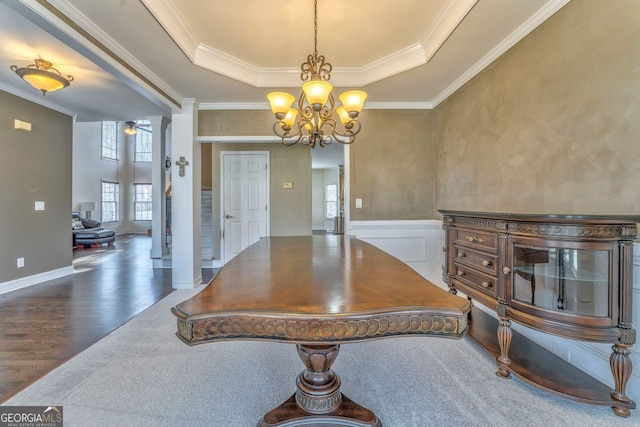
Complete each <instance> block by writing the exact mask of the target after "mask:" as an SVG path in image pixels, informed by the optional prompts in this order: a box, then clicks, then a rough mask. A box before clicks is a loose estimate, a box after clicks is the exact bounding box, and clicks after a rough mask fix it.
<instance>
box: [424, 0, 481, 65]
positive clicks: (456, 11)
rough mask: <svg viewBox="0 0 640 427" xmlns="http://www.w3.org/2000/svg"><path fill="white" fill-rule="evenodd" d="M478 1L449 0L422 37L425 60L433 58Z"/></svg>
mask: <svg viewBox="0 0 640 427" xmlns="http://www.w3.org/2000/svg"><path fill="white" fill-rule="evenodd" d="M477 2H478V0H449V1H448V2H447V4H445V6H444V8H443V9H442V10H441V11H440V13H439V14H438V16H437V17H436V21H435V23H434V24H433V25H432V26H431V28H429V30H428V31H427V33H426V34H425V35H424V37H422V46H423V48H424V54H425V62H428V61H429V60H431V58H432V57H433V55H435V54H436V52H437V51H438V50H439V49H440V47H441V46H442V45H443V44H444V42H445V41H446V40H447V39H448V38H449V36H450V35H451V33H453V31H454V30H455V29H456V28H458V25H460V22H462V20H463V19H464V18H465V16H467V14H468V13H469V12H470V11H471V9H472V8H473V6H475V5H476V3H477Z"/></svg>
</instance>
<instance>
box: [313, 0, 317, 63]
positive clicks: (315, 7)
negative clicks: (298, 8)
mask: <svg viewBox="0 0 640 427" xmlns="http://www.w3.org/2000/svg"><path fill="white" fill-rule="evenodd" d="M313 54H314V56H316V57H317V56H318V0H313Z"/></svg>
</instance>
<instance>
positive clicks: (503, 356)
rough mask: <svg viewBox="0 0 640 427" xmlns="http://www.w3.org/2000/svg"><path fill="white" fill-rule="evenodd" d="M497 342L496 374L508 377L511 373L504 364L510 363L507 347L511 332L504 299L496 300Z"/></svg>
mask: <svg viewBox="0 0 640 427" xmlns="http://www.w3.org/2000/svg"><path fill="white" fill-rule="evenodd" d="M498 318H499V321H498V344H500V356H499V357H498V370H497V371H496V375H498V376H499V377H502V378H509V377H510V376H511V374H510V373H509V371H508V370H506V369H505V366H507V365H509V364H510V363H511V359H510V358H509V348H510V347H511V340H512V338H513V332H512V331H511V321H510V320H509V319H508V318H507V305H506V303H505V302H504V301H501V300H500V301H498Z"/></svg>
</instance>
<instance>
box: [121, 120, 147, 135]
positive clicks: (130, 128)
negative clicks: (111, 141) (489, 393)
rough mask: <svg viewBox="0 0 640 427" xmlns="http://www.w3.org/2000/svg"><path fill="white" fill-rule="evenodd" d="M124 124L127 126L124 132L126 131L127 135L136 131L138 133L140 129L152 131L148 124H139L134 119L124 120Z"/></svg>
mask: <svg viewBox="0 0 640 427" xmlns="http://www.w3.org/2000/svg"><path fill="white" fill-rule="evenodd" d="M124 124H125V126H126V127H125V128H124V133H126V134H127V135H135V134H136V133H138V130H141V131H144V132H151V130H150V129H148V128H147V125H139V124H138V123H136V122H134V121H127V122H124Z"/></svg>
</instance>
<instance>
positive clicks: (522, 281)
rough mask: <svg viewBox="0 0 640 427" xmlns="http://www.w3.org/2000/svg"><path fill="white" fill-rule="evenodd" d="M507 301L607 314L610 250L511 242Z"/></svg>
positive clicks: (561, 310) (540, 306)
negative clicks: (510, 285)
mask: <svg viewBox="0 0 640 427" xmlns="http://www.w3.org/2000/svg"><path fill="white" fill-rule="evenodd" d="M512 249H513V264H512V265H513V273H514V274H513V280H512V289H511V300H512V301H513V302H517V303H521V304H524V305H528V306H530V307H531V308H534V307H535V308H538V309H544V310H549V311H553V312H557V313H566V314H575V315H581V316H592V317H606V318H609V317H611V315H612V313H611V312H610V307H611V304H610V303H611V300H610V298H611V295H610V286H609V284H610V279H611V277H609V276H610V274H611V273H610V270H611V268H610V266H611V251H610V250H607V249H606V248H605V249H602V250H586V249H576V248H566V247H551V246H535V245H529V244H522V243H519V242H517V243H514V244H513V247H512Z"/></svg>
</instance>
